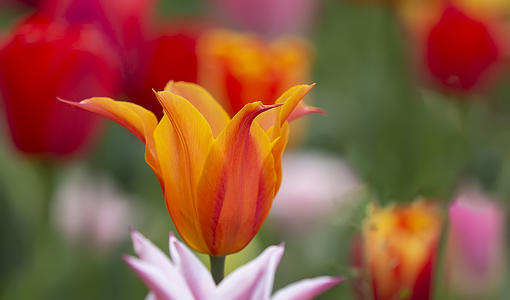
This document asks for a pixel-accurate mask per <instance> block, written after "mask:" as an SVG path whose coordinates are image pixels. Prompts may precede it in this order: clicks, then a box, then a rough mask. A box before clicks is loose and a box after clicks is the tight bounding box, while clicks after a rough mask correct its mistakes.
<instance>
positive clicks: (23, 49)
mask: <svg viewBox="0 0 510 300" xmlns="http://www.w3.org/2000/svg"><path fill="white" fill-rule="evenodd" d="M118 66H119V65H118V62H117V60H116V56H115V55H114V53H113V52H112V51H111V50H110V46H109V44H108V43H107V42H105V41H104V39H103V36H102V35H101V34H100V33H98V32H97V31H96V30H94V28H87V27H84V26H69V25H68V24H67V23H66V22H59V21H51V20H49V19H48V18H46V17H45V16H42V15H34V16H32V17H30V18H29V19H27V20H25V21H24V22H22V23H21V24H20V25H19V26H18V27H17V28H15V29H14V31H13V32H12V33H11V34H10V36H8V37H7V40H6V42H5V45H4V47H3V48H2V49H1V50H0V91H1V92H2V95H3V102H4V104H5V113H6V116H7V120H8V123H9V126H10V131H11V136H12V139H13V141H14V144H15V145H16V146H17V148H18V149H19V150H21V151H23V152H25V153H28V154H33V155H38V156H49V157H57V156H61V155H68V154H72V153H74V152H76V151H77V150H79V149H81V148H82V147H83V146H84V145H86V144H87V142H88V141H89V140H90V139H91V138H92V137H93V136H94V133H95V131H96V128H97V125H98V123H97V120H96V119H95V117H93V116H92V115H90V114H86V113H84V112H81V111H77V110H74V109H71V108H70V107H69V106H68V105H65V104H62V103H61V102H59V101H57V99H56V98H57V97H61V98H64V99H69V100H81V99H84V98H87V97H91V96H96V95H105V96H108V95H113V94H114V93H115V92H116V91H117V87H118V77H119V73H118Z"/></svg>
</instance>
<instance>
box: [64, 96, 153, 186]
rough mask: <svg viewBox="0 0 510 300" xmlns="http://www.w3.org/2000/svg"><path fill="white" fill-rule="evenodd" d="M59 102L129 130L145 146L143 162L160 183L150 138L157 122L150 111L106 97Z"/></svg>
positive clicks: (151, 138)
mask: <svg viewBox="0 0 510 300" xmlns="http://www.w3.org/2000/svg"><path fill="white" fill-rule="evenodd" d="M59 100H60V101H62V102H64V103H66V104H69V105H71V106H74V107H78V108H81V109H84V110H87V111H90V112H93V113H96V114H99V115H101V116H103V117H106V118H108V119H110V120H112V121H114V122H116V123H118V124H119V125H121V126H122V127H124V128H126V129H127V130H129V131H130V132H131V133H132V134H134V135H135V136H136V137H137V138H139V139H140V140H141V141H142V142H143V143H144V144H145V160H146V161H147V163H148V164H149V166H150V167H151V168H152V170H153V171H154V173H156V175H157V176H158V178H159V179H160V181H161V177H160V169H159V162H158V158H157V156H156V150H155V147H154V139H153V136H152V133H153V132H154V129H155V128H156V125H157V124H158V120H157V119H156V116H154V114H153V113H152V112H151V111H149V110H147V109H145V108H143V107H141V106H139V105H136V104H134V103H131V102H124V101H115V100H113V99H111V98H107V97H94V98H89V99H85V100H83V101H81V102H72V101H66V100H62V99H59Z"/></svg>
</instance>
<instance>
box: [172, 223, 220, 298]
mask: <svg viewBox="0 0 510 300" xmlns="http://www.w3.org/2000/svg"><path fill="white" fill-rule="evenodd" d="M169 244H170V245H169V247H170V256H171V257H172V261H173V263H174V264H175V266H176V267H177V268H178V271H179V273H180V274H181V275H182V276H183V278H184V280H185V281H186V283H187V285H188V287H189V288H190V290H191V292H192V293H193V296H194V297H195V299H196V300H207V299H210V297H211V294H213V293H214V290H215V289H216V284H215V283H214V280H213V278H212V277H211V274H210V273H209V271H208V270H207V268H206V267H205V266H204V264H202V262H201V261H200V260H199V259H198V258H197V257H196V256H195V255H194V254H193V253H192V252H191V250H189V249H188V247H186V245H184V244H183V243H181V242H179V240H177V238H176V237H175V236H174V234H173V233H170V239H169Z"/></svg>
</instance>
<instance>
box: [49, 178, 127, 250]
mask: <svg viewBox="0 0 510 300" xmlns="http://www.w3.org/2000/svg"><path fill="white" fill-rule="evenodd" d="M130 203H131V200H130V199H129V198H128V196H126V195H124V194H123V193H122V192H121V191H119V190H118V188H117V187H116V186H115V185H114V184H113V182H112V181H111V180H110V178H108V177H98V178H96V177H92V176H91V175H90V174H87V173H85V172H83V171H80V170H75V171H74V172H72V173H71V174H68V175H67V176H66V178H65V179H64V180H63V181H62V182H60V184H59V186H58V188H57V191H56V196H55V203H54V207H53V218H54V222H55V225H56V226H57V228H58V229H59V230H60V232H61V233H62V235H63V237H64V238H65V239H66V240H67V241H69V242H71V243H75V244H86V245H90V246H92V248H94V249H96V250H106V249H109V248H111V247H114V246H115V245H116V244H118V243H119V242H121V241H122V239H123V238H125V237H126V234H125V232H126V229H127V228H128V227H129V225H130V222H132V221H133V208H132V206H131V204H130Z"/></svg>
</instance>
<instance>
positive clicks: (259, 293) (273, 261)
mask: <svg viewBox="0 0 510 300" xmlns="http://www.w3.org/2000/svg"><path fill="white" fill-rule="evenodd" d="M277 247H278V250H279V252H275V254H273V255H272V256H271V257H270V259H269V262H268V264H267V267H266V270H265V272H264V275H263V276H262V280H261V281H260V283H259V285H258V286H257V288H256V289H255V291H254V293H253V297H252V298H253V299H270V298H271V292H272V290H273V283H274V275H275V273H276V269H277V268H278V265H279V264H280V261H281V259H282V256H283V251H284V250H285V246H284V245H283V243H282V244H280V245H278V246H277Z"/></svg>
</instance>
